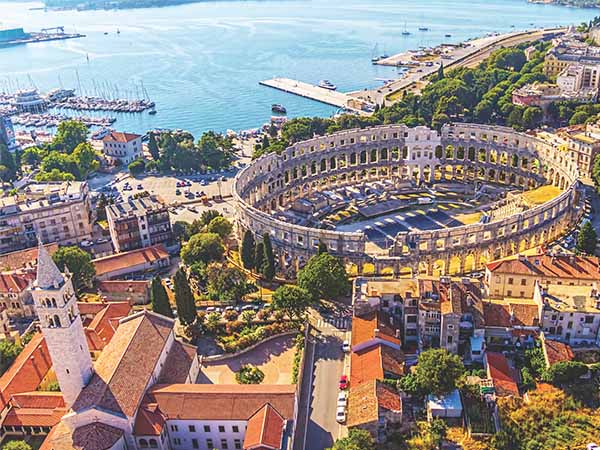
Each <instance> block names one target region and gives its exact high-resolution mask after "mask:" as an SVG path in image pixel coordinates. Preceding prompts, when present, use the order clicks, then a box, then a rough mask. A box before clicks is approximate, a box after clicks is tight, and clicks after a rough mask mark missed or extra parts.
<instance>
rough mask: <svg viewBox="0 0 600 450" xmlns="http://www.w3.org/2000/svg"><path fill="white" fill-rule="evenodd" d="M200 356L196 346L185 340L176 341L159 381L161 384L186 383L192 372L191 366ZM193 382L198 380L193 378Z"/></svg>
mask: <svg viewBox="0 0 600 450" xmlns="http://www.w3.org/2000/svg"><path fill="white" fill-rule="evenodd" d="M197 357H198V353H197V350H196V347H194V346H193V345H190V344H186V343H184V342H180V341H175V342H174V343H173V347H171V350H170V351H169V355H168V356H167V359H166V361H165V365H164V367H163V370H162V371H161V372H160V376H159V377H158V382H159V383H161V384H176V383H185V382H186V381H187V378H188V375H189V373H190V367H191V366H192V363H193V361H194V359H195V358H197ZM191 381H192V383H193V382H195V381H196V380H191Z"/></svg>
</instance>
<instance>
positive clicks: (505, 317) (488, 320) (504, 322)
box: [483, 301, 539, 328]
mask: <svg viewBox="0 0 600 450" xmlns="http://www.w3.org/2000/svg"><path fill="white" fill-rule="evenodd" d="M483 317H484V322H485V326H487V327H502V328H511V327H514V326H521V327H537V326H539V307H538V305H537V304H535V303H533V302H531V303H528V302H516V301H515V302H511V301H508V302H495V301H494V302H484V303H483Z"/></svg>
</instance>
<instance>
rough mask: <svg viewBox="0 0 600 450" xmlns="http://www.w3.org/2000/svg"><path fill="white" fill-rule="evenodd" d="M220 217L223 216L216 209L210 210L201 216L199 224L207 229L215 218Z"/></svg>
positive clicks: (203, 212)
mask: <svg viewBox="0 0 600 450" xmlns="http://www.w3.org/2000/svg"><path fill="white" fill-rule="evenodd" d="M219 216H221V213H220V212H219V211H217V210H216V209H208V210H206V211H202V214H200V222H199V223H200V225H201V226H203V227H205V226H206V225H208V224H209V223H211V222H212V220H213V219H214V218H216V217H219Z"/></svg>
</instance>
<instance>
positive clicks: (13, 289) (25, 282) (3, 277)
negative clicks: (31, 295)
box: [0, 272, 35, 294]
mask: <svg viewBox="0 0 600 450" xmlns="http://www.w3.org/2000/svg"><path fill="white" fill-rule="evenodd" d="M34 278H35V276H34V275H33V273H16V272H12V273H1V274H0V293H2V294H19V293H21V292H23V291H24V290H25V289H27V288H28V287H29V285H30V283H31V281H32V280H33V279H34Z"/></svg>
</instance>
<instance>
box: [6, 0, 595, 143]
mask: <svg viewBox="0 0 600 450" xmlns="http://www.w3.org/2000/svg"><path fill="white" fill-rule="evenodd" d="M40 6H41V5H40V4H38V3H15V2H10V3H3V2H2V1H0V28H12V27H23V28H25V30H26V31H37V30H40V29H42V28H48V27H55V26H64V27H65V31H66V32H78V33H83V34H85V35H87V37H85V38H82V39H74V40H68V41H56V42H49V43H43V44H32V45H27V46H19V47H10V48H0V91H7V90H13V89H16V88H17V87H20V88H25V87H30V86H32V85H33V86H35V87H37V88H38V89H40V90H41V91H47V90H50V89H52V88H56V87H60V86H62V87H65V88H74V89H78V90H81V93H86V94H94V93H105V94H109V95H117V94H118V95H119V96H120V97H125V96H130V97H136V96H141V95H142V88H141V84H142V82H143V85H144V88H145V89H146V91H147V92H148V95H149V97H150V98H151V99H152V100H153V101H155V102H156V108H157V111H158V114H156V115H155V116H151V115H148V114H147V113H146V114H114V113H112V115H115V116H116V117H117V118H118V121H117V122H116V123H115V125H114V127H115V128H117V129H119V130H125V131H131V132H145V131H147V130H148V129H153V128H182V129H186V130H189V131H191V132H192V133H194V134H195V135H199V134H200V133H201V132H203V131H205V130H211V129H212V130H217V131H225V130H227V129H233V130H243V129H248V128H254V127H257V126H260V125H261V124H263V123H265V122H267V121H268V120H269V117H270V115H271V111H270V107H271V104H273V103H281V104H283V105H285V106H286V107H287V109H288V113H289V115H290V116H307V115H308V116H314V115H318V116H329V115H331V114H332V113H334V109H333V108H331V107H329V106H326V105H322V104H320V103H316V102H314V101H311V100H308V99H303V98H299V97H295V96H293V95H290V94H285V93H282V92H278V91H275V90H273V89H270V88H267V87H262V86H259V85H258V82H259V81H261V80H263V79H267V78H271V77H274V76H285V77H289V78H294V79H298V80H302V81H306V82H310V83H318V82H319V80H322V79H328V80H330V81H331V82H333V83H335V84H336V85H337V86H338V89H339V90H341V91H353V90H359V89H363V88H365V87H375V86H377V85H379V84H381V82H380V81H377V80H376V78H392V77H394V76H397V72H396V69H395V68H386V67H378V66H373V65H372V64H371V57H372V56H373V55H375V54H382V53H384V52H385V53H388V54H390V55H391V54H394V53H398V52H401V51H404V50H408V49H416V48H418V47H421V46H424V47H428V46H434V45H437V44H440V43H442V42H455V43H457V42H460V41H462V40H465V39H468V38H475V37H479V36H482V35H485V34H487V33H492V32H507V31H512V30H523V29H529V28H533V27H541V26H555V25H566V24H578V23H580V22H582V21H589V20H590V19H591V18H593V17H594V15H595V13H597V14H600V12H598V10H591V9H576V8H566V7H562V6H555V5H538V4H530V3H528V2H527V1H526V0H468V1H467V0H306V1H294V0H280V1H272V0H268V1H210V2H202V3H195V4H189V5H181V6H173V7H166V8H149V9H134V10H117V11H81V12H78V11H60V12H59V11H48V12H45V11H43V10H35V9H32V8H36V7H38V8H39V7H40ZM419 27H427V28H429V31H419V30H418V28H419ZM117 30H118V31H120V33H117ZM404 30H408V31H409V32H411V35H410V36H403V35H402V32H403V31H404ZM105 33H107V34H105ZM445 34H451V35H452V37H451V38H446V37H445Z"/></svg>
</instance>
